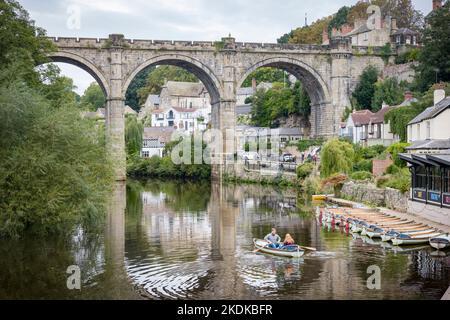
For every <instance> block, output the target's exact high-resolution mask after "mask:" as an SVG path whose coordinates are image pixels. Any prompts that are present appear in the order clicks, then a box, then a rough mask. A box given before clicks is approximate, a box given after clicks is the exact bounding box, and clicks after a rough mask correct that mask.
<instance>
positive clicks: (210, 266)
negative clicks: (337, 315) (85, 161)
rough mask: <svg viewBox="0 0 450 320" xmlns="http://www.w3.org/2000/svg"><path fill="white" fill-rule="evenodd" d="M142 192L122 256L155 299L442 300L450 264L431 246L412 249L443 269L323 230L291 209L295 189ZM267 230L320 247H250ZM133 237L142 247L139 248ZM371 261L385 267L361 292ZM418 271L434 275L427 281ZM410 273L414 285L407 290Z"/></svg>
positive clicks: (152, 187)
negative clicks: (284, 251)
mask: <svg viewBox="0 0 450 320" xmlns="http://www.w3.org/2000/svg"><path fill="white" fill-rule="evenodd" d="M156 185H158V186H164V183H163V184H161V183H157V184H156ZM142 188H143V189H142V190H141V192H140V194H141V197H140V201H141V203H142V207H143V210H142V214H141V217H140V219H138V220H136V221H134V222H135V224H134V225H133V226H132V228H131V229H132V231H133V233H129V231H127V232H128V234H127V237H126V238H127V240H126V243H127V255H126V260H127V265H128V273H129V275H130V277H131V278H132V280H133V281H134V282H135V283H136V284H137V285H138V286H140V287H143V288H144V290H145V291H146V292H147V293H148V296H149V297H151V298H157V299H160V298H174V299H175V298H188V299H210V298H219V299H231V298H233V299H252V298H268V299H389V298H397V299H412V298H440V295H442V294H443V293H444V292H445V289H446V288H447V287H448V284H449V277H448V270H449V269H448V261H446V262H445V261H444V260H442V259H441V260H436V259H433V258H432V257H431V256H430V253H431V252H430V250H428V248H426V249H427V250H423V248H418V249H417V250H419V252H420V253H421V254H422V255H423V257H422V258H421V259H424V261H427V263H428V264H429V265H434V266H437V265H439V267H435V268H430V266H429V265H426V264H424V263H422V264H419V265H417V264H415V263H416V262H417V261H420V260H421V259H419V257H418V256H417V255H416V253H417V250H412V251H405V252H402V251H401V250H402V249H393V248H383V247H382V245H383V243H381V242H377V241H372V240H370V239H369V238H362V237H355V238H352V236H351V235H350V234H347V233H346V232H345V230H343V229H340V228H333V227H331V226H324V227H323V228H322V227H321V226H320V225H319V224H318V223H317V222H316V221H315V220H314V219H312V218H311V217H308V216H307V215H305V212H301V211H299V210H296V209H295V208H296V207H298V203H297V201H298V199H297V195H296V194H295V193H294V192H292V191H289V190H287V191H286V190H277V189H273V188H264V187H261V186H224V185H222V184H218V183H215V184H213V185H212V186H210V188H209V189H208V190H209V192H210V194H209V195H208V196H205V194H204V193H203V194H201V195H200V194H199V193H198V192H199V190H200V189H199V188H198V186H197V185H190V184H183V185H182V186H181V185H169V186H165V187H164V191H162V189H158V188H155V184H153V183H152V184H151V185H150V188H149V185H144V186H142ZM202 189H203V188H202ZM129 191H130V192H131V191H132V189H131V188H130V189H129ZM134 191H136V190H134ZM130 197H132V198H135V199H139V197H136V196H135V195H132V194H131V193H130ZM193 197H196V198H197V199H199V200H200V201H199V202H198V203H199V204H198V205H197V206H196V207H195V208H192V207H191V208H187V207H186V205H185V204H184V203H190V202H189V201H188V200H187V199H192V198H193ZM177 199H180V201H181V203H178V202H177ZM128 203H129V204H130V198H129V199H128ZM191 205H192V204H191ZM128 214H130V212H128ZM127 220H129V218H127ZM272 226H275V227H277V229H278V231H279V233H280V234H282V235H284V234H285V233H291V234H293V236H294V238H295V239H296V240H297V241H298V242H300V243H302V244H304V245H307V246H312V247H316V248H318V249H319V252H318V253H315V254H311V255H307V256H305V257H304V258H303V259H297V260H295V259H294V260H292V259H283V258H276V257H271V256H267V255H264V254H259V253H254V252H253V246H252V239H253V238H254V237H263V236H264V235H265V234H267V233H268V232H269V231H270V228H271V227H272ZM130 227H131V224H130ZM127 230H128V227H127ZM136 242H138V243H141V245H143V246H144V247H145V249H144V248H143V247H140V248H136ZM412 249H414V248H412ZM405 250H406V249H405ZM371 265H378V266H380V268H381V269H382V273H383V281H382V286H383V290H381V291H370V290H368V289H367V284H366V281H367V277H368V275H367V268H368V267H369V266H371ZM424 269H426V270H431V272H432V273H433V274H434V278H430V277H426V276H425V275H424V274H423V272H422V271H423V270H424ZM411 278H412V279H415V281H416V283H417V284H418V286H417V287H418V288H420V290H411V288H410V287H409V285H408V281H409V279H411Z"/></svg>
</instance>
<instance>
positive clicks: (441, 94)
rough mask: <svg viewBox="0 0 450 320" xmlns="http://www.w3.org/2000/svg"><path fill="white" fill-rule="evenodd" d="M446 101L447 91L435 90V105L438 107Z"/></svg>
mask: <svg viewBox="0 0 450 320" xmlns="http://www.w3.org/2000/svg"><path fill="white" fill-rule="evenodd" d="M444 99H445V90H443V89H438V90H434V105H437V104H438V103H439V102H441V101H442V100H444Z"/></svg>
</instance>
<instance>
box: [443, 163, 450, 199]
mask: <svg viewBox="0 0 450 320" xmlns="http://www.w3.org/2000/svg"><path fill="white" fill-rule="evenodd" d="M443 170H444V181H443V182H444V185H443V188H442V192H444V193H450V169H449V168H445V169H443Z"/></svg>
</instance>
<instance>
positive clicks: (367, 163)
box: [353, 159, 373, 172]
mask: <svg viewBox="0 0 450 320" xmlns="http://www.w3.org/2000/svg"><path fill="white" fill-rule="evenodd" d="M372 168H373V160H372V159H364V160H361V161H359V162H357V163H355V164H354V165H353V171H354V172H360V171H366V172H372Z"/></svg>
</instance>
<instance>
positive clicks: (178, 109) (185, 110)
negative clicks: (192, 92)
mask: <svg viewBox="0 0 450 320" xmlns="http://www.w3.org/2000/svg"><path fill="white" fill-rule="evenodd" d="M172 109H173V110H175V111H177V112H190V113H191V112H195V111H197V110H196V109H187V108H178V107H173V108H172Z"/></svg>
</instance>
